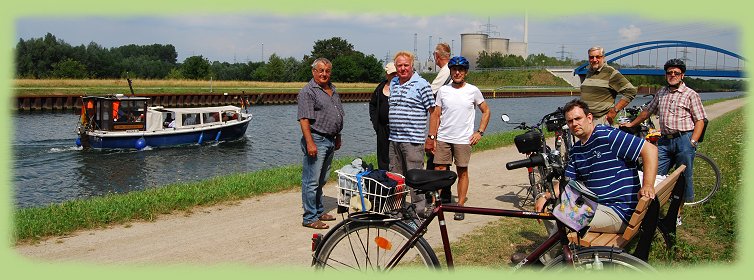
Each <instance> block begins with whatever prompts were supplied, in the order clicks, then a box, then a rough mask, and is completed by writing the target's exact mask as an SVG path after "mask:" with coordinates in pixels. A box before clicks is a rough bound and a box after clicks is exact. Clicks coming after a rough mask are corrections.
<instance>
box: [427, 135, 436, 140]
mask: <svg viewBox="0 0 754 280" xmlns="http://www.w3.org/2000/svg"><path fill="white" fill-rule="evenodd" d="M427 138H429V139H430V140H435V139H437V136H436V135H427Z"/></svg>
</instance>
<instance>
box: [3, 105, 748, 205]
mask: <svg viewBox="0 0 754 280" xmlns="http://www.w3.org/2000/svg"><path fill="white" fill-rule="evenodd" d="M741 94H742V93H741V92H735V93H708V94H702V99H705V100H706V99H715V98H725V97H730V96H739V95H741ZM572 98H573V97H539V98H499V99H489V100H487V103H488V105H489V107H490V111H491V113H492V118H491V119H490V123H489V126H488V128H487V131H488V133H494V132H500V131H507V130H510V129H511V128H512V127H513V125H507V124H505V123H503V122H502V121H501V120H500V115H501V114H503V113H505V114H508V115H509V116H510V117H511V121H512V122H521V121H525V122H527V123H535V122H537V121H538V120H539V118H541V117H542V116H543V115H544V114H546V113H549V112H551V111H553V110H554V109H555V108H557V107H559V106H563V104H565V103H566V102H567V101H569V100H571V99H572ZM646 101H648V98H642V97H637V99H636V100H634V102H632V103H631V104H632V105H638V104H642V103H644V102H646ZM368 108H369V106H368V104H367V103H346V104H344V109H345V112H346V123H345V127H344V129H343V131H342V134H343V147H342V148H341V150H339V151H337V152H336V157H340V156H362V155H366V154H370V153H374V152H375V140H374V137H375V136H374V131H373V130H372V126H371V123H370V122H369V113H368V112H369V110H368ZM251 112H252V113H253V114H254V118H253V119H252V121H251V124H250V125H249V129H248V130H247V132H246V136H245V138H242V139H240V140H238V141H233V142H223V143H211V144H203V145H194V146H183V147H173V148H159V149H157V148H155V149H149V148H148V149H145V150H142V151H136V150H108V151H97V150H87V151H84V150H81V148H78V147H76V145H75V144H74V143H75V139H76V134H75V133H74V128H75V127H76V123H77V121H78V116H77V115H75V114H71V113H28V112H27V113H24V112H19V113H17V114H15V115H14V116H13V123H14V125H15V131H14V132H15V134H14V138H13V142H12V143H13V144H12V145H13V146H12V147H13V171H14V173H13V174H14V177H13V184H14V187H15V188H14V202H15V205H16V206H17V207H31V206H39V205H46V204H49V203H58V202H63V201H67V200H71V199H76V198H87V197H92V196H101V195H104V194H108V193H125V192H129V191H134V190H143V189H147V188H153V187H158V186H161V185H165V184H168V183H172V182H188V181H196V180H200V179H205V178H210V177H214V176H222V175H227V174H232V173H239V172H249V171H254V170H260V169H266V168H271V167H276V166H281V165H288V164H300V162H301V157H302V156H303V154H302V152H301V148H300V145H299V140H300V137H301V130H300V128H299V125H298V122H297V121H296V120H295V118H296V106H295V105H277V106H258V107H252V108H251ZM480 116H481V114H480V113H479V112H477V121H476V123H479V118H480Z"/></svg>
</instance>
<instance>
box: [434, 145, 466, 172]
mask: <svg viewBox="0 0 754 280" xmlns="http://www.w3.org/2000/svg"><path fill="white" fill-rule="evenodd" d="M453 159H455V165H456V166H457V167H468V166H469V160H470V159H471V145H470V144H453V143H446V142H442V141H437V145H436V146H435V161H434V163H435V164H447V165H450V164H453Z"/></svg>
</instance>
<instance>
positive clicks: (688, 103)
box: [624, 58, 707, 225]
mask: <svg viewBox="0 0 754 280" xmlns="http://www.w3.org/2000/svg"><path fill="white" fill-rule="evenodd" d="M664 68H665V79H666V80H667V81H668V86H666V87H663V88H662V89H660V90H659V91H658V92H657V94H656V95H655V97H654V99H652V101H651V102H650V103H649V106H647V108H645V109H644V111H642V112H641V113H640V114H639V116H638V117H637V118H636V119H635V120H633V121H632V122H630V123H628V124H625V125H624V126H626V127H632V126H635V125H638V124H639V123H641V122H643V121H644V120H646V119H647V118H649V116H650V115H651V114H656V115H657V116H658V117H659V119H660V132H661V133H662V138H660V140H659V141H658V142H657V146H658V147H657V148H658V156H659V162H658V167H657V174H660V175H667V174H668V170H669V169H670V167H671V166H678V165H680V164H684V165H686V170H685V171H684V173H683V176H684V177H685V179H686V190H685V195H684V199H685V201H691V200H693V199H694V182H693V181H692V176H691V175H692V172H693V170H694V166H693V163H694V155H695V154H696V148H697V145H698V142H697V141H699V138H700V137H701V136H702V131H703V130H704V119H706V118H707V113H706V112H705V111H704V107H703V106H702V100H701V98H700V97H699V94H698V93H696V91H694V90H693V89H691V88H689V87H687V86H686V84H685V83H683V75H684V73H686V64H685V63H684V62H683V60H680V59H677V58H674V59H671V60H668V62H666V63H665V67H664ZM676 223H677V224H678V225H680V224H681V216H680V212H679V216H678V219H677V222H676Z"/></svg>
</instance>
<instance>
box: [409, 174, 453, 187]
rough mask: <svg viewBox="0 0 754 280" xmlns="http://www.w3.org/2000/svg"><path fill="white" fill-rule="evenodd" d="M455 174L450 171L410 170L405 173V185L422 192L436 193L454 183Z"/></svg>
mask: <svg viewBox="0 0 754 280" xmlns="http://www.w3.org/2000/svg"><path fill="white" fill-rule="evenodd" d="M456 178H458V175H456V173H455V172H453V171H450V170H424V169H411V170H409V171H408V172H406V185H408V186H409V187H412V188H414V189H418V190H423V191H437V190H439V189H442V188H444V187H450V186H452V185H453V183H455V181H456Z"/></svg>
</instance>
